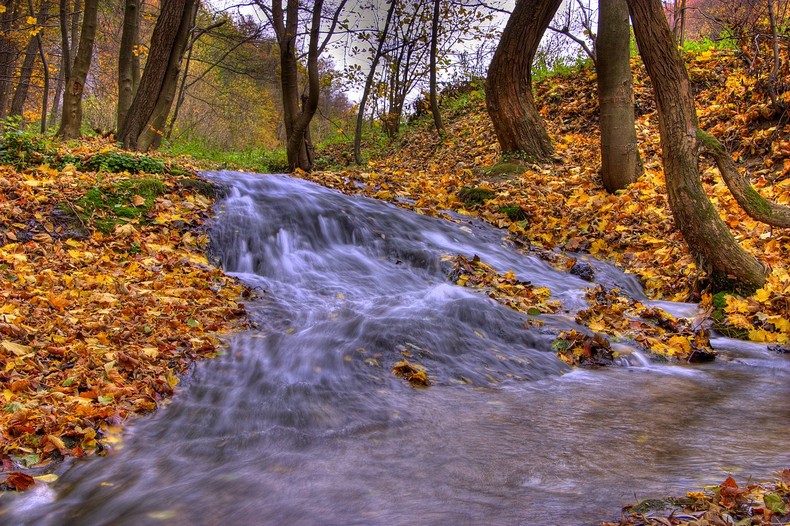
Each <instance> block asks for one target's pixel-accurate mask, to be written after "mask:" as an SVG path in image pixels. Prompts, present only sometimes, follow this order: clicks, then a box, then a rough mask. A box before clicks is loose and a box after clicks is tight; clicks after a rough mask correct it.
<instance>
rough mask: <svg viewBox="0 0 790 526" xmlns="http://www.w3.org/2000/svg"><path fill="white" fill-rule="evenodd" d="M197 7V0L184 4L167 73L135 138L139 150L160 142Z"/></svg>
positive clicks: (156, 146) (158, 144) (173, 97)
mask: <svg viewBox="0 0 790 526" xmlns="http://www.w3.org/2000/svg"><path fill="white" fill-rule="evenodd" d="M197 7H198V4H197V0H187V2H186V5H185V6H184V15H183V17H182V18H181V25H180V26H179V27H178V32H177V33H176V36H175V41H174V42H173V49H172V51H171V53H170V62H169V63H168V65H167V75H165V78H164V80H163V81H162V88H161V89H160V91H159V97H158V99H157V101H156V105H155V106H154V110H153V112H152V113H151V117H150V118H149V119H148V126H146V127H145V128H144V129H143V131H142V132H141V133H140V136H139V137H138V138H137V149H138V150H140V151H147V150H148V149H149V148H151V147H153V148H158V147H159V146H160V145H161V143H162V137H163V136H164V129H165V123H166V122H167V116H168V115H169V114H170V108H172V106H173V100H174V99H175V94H176V88H177V87H178V74H179V71H180V70H181V61H182V59H183V58H184V52H185V51H186V47H187V42H188V41H189V34H190V32H191V31H192V27H193V26H194V25H195V16H196V15H197Z"/></svg>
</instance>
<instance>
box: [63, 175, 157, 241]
mask: <svg viewBox="0 0 790 526" xmlns="http://www.w3.org/2000/svg"><path fill="white" fill-rule="evenodd" d="M166 190H167V189H166V187H165V185H164V183H162V181H160V180H158V179H153V178H146V179H128V180H125V181H121V182H119V183H117V184H115V185H112V186H94V187H93V188H90V189H89V190H88V191H87V192H85V195H84V196H83V197H81V198H80V199H78V200H77V201H76V203H75V205H76V206H75V208H76V209H77V210H79V218H80V220H81V221H83V222H84V223H86V224H90V223H91V222H92V224H93V226H94V227H95V228H96V229H97V230H100V231H101V232H104V233H109V232H112V231H113V230H115V227H116V226H117V225H118V224H119V223H122V222H126V221H128V220H133V219H142V218H144V217H145V215H146V214H147V213H148V211H149V210H150V208H151V207H152V206H153V205H154V202H155V201H156V198H157V197H159V196H160V195H163V194H164V193H165V192H166ZM140 198H142V199H143V202H142V203H140Z"/></svg>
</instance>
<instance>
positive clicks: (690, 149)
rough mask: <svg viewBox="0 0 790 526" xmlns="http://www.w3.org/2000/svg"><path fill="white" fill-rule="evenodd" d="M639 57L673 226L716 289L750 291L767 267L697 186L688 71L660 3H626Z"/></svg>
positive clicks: (762, 279) (695, 132) (694, 123)
mask: <svg viewBox="0 0 790 526" xmlns="http://www.w3.org/2000/svg"><path fill="white" fill-rule="evenodd" d="M628 7H629V9H630V12H631V20H632V21H633V24H634V33H635V34H636V41H637V44H638V46H639V52H640V54H641V55H642V60H643V61H644V63H645V68H646V69H647V72H648V74H649V75H650V79H651V81H652V82H653V87H654V92H655V97H656V104H657V106H658V124H659V131H660V134H661V150H662V154H661V155H662V160H663V163H664V175H665V178H666V185H667V194H668V198H669V205H670V207H671V209H672V214H673V216H674V218H675V223H676V224H677V226H678V228H679V229H680V231H681V233H682V234H683V238H684V239H685V240H686V243H687V244H688V247H689V251H690V252H691V254H692V255H693V256H694V259H695V260H696V262H697V264H698V265H699V266H700V268H702V269H703V270H705V271H706V272H707V273H708V275H709V276H710V278H711V284H712V286H713V288H714V289H715V290H725V289H726V290H741V291H744V292H746V291H750V290H754V289H756V288H759V287H761V286H762V285H763V284H764V283H765V272H766V271H765V268H764V267H763V266H762V265H761V264H760V262H759V261H757V260H756V259H755V258H754V257H753V256H751V255H750V254H749V253H747V252H746V251H745V250H744V249H743V248H741V246H740V245H738V243H737V241H736V240H735V238H734V237H733V235H732V233H731V232H730V230H729V229H728V228H727V226H726V225H725V224H724V222H723V221H722V220H721V218H720V217H719V214H718V211H717V210H716V208H715V207H714V206H713V205H712V204H711V202H710V200H709V199H708V196H707V195H706V194H705V191H704V189H703V187H702V184H701V182H700V173H699V166H698V164H697V163H698V155H699V143H698V124H697V115H696V110H695V107H694V99H693V97H692V95H691V88H690V86H689V80H688V75H687V73H686V68H685V66H684V65H683V62H682V60H681V58H680V55H679V54H678V51H677V44H676V42H675V40H674V38H673V35H672V32H671V30H670V28H669V24H668V22H667V18H666V15H665V14H664V10H663V9H662V6H661V2H660V1H659V0H628Z"/></svg>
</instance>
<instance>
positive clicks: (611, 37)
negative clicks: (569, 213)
mask: <svg viewBox="0 0 790 526" xmlns="http://www.w3.org/2000/svg"><path fill="white" fill-rule="evenodd" d="M598 7H599V11H598V37H597V39H596V49H597V50H598V53H597V56H598V59H597V62H596V69H597V73H598V101H599V106H600V117H601V124H600V125H601V177H602V178H603V185H604V188H606V190H607V191H608V192H611V193H614V192H616V191H617V190H621V189H623V188H625V187H626V186H628V185H629V184H630V183H632V182H634V181H636V179H637V178H638V177H639V176H640V175H641V174H642V159H641V158H640V156H639V149H638V148H637V143H636V129H635V128H634V87H633V80H632V75H631V60H630V59H631V49H630V48H631V46H630V41H631V26H630V25H629V23H628V5H627V4H626V1H625V0H601V1H600V2H599V4H598Z"/></svg>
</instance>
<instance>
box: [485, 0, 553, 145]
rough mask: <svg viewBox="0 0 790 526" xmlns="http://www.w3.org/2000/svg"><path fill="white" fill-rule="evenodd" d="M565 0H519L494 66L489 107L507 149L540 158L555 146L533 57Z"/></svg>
mask: <svg viewBox="0 0 790 526" xmlns="http://www.w3.org/2000/svg"><path fill="white" fill-rule="evenodd" d="M561 3H562V0H518V1H517V2H516V7H515V9H514V10H513V13H512V14H511V15H510V19H509V20H508V22H507V25H506V26H505V30H504V31H503V32H502V38H501V39H500V41H499V45H498V46H497V49H496V52H495V53H494V58H493V59H492V60H491V65H490V66H489V68H488V79H487V84H488V85H487V87H486V105H487V107H488V113H489V115H490V116H491V120H492V121H493V123H494V131H495V132H496V136H497V139H498V140H499V144H500V146H501V147H502V152H503V153H516V152H523V153H525V154H526V155H528V156H530V157H532V158H534V159H536V160H537V159H545V158H548V157H549V156H551V154H552V146H551V140H550V139H549V135H548V133H547V132H546V128H545V127H544V125H543V120H542V119H541V117H540V113H538V108H537V106H536V105H535V100H534V98H533V96H532V60H533V59H534V58H535V53H536V52H537V49H538V44H539V43H540V39H541V38H542V37H543V33H544V32H545V31H546V28H547V27H548V26H549V24H550V23H551V19H552V18H553V17H554V13H556V12H557V9H558V8H559V6H560V4H561Z"/></svg>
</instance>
